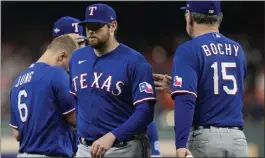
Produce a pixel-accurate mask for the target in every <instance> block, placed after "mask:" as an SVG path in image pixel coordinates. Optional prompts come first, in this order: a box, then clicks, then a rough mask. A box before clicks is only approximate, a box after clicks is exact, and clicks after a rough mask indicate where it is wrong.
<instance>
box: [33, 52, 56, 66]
mask: <svg viewBox="0 0 265 158" xmlns="http://www.w3.org/2000/svg"><path fill="white" fill-rule="evenodd" d="M52 58H53V57H52V56H51V55H50V53H48V52H45V53H44V54H43V55H42V56H41V57H40V58H39V60H37V62H36V63H45V64H48V65H50V66H56V64H55V63H54V62H53V60H51V59H52Z"/></svg>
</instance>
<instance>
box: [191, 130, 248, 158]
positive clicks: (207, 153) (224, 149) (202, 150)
mask: <svg viewBox="0 0 265 158" xmlns="http://www.w3.org/2000/svg"><path fill="white" fill-rule="evenodd" d="M188 149H189V150H190V151H191V153H192V155H193V156H194V157H248V146H247V141H246V137H245V135H244V133H243V131H241V130H238V129H229V128H217V127H210V128H209V129H198V130H191V132H190V134H189V140H188Z"/></svg>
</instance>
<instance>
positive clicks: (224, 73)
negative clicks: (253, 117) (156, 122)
mask: <svg viewBox="0 0 265 158" xmlns="http://www.w3.org/2000/svg"><path fill="white" fill-rule="evenodd" d="M220 8H221V7H220V2H219V1H204V2H199V1H196V2H192V1H189V2H187V6H185V7H183V8H182V9H184V10H185V11H186V13H185V19H186V30H187V33H188V34H189V36H190V37H192V38H193V39H192V40H191V41H188V42H186V43H184V44H183V45H181V46H180V47H179V48H178V49H177V50H176V53H175V56H174V61H173V73H172V79H173V82H172V90H173V92H172V93H171V94H172V98H174V100H175V140H176V149H177V150H176V154H177V156H180V157H184V156H185V155H187V154H190V153H189V150H190V151H191V153H192V155H193V156H194V157H247V156H248V152H247V150H248V148H247V141H246V138H245V135H244V133H243V131H242V130H243V126H244V120H243V114H242V104H243V98H242V97H243V88H244V78H245V77H246V63H245V57H244V51H243V49H242V47H241V45H240V44H239V43H237V42H235V41H233V40H231V39H229V38H227V37H225V36H224V35H222V34H221V33H219V26H220V24H221V21H222V17H223V14H222V12H221V9H220ZM190 129H191V130H190ZM187 143H188V146H187ZM187 147H188V149H189V150H188V149H187Z"/></svg>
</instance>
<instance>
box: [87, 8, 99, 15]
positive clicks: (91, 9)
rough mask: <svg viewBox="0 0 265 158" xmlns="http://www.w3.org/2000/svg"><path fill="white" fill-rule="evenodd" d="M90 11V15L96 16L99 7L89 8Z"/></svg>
mask: <svg viewBox="0 0 265 158" xmlns="http://www.w3.org/2000/svg"><path fill="white" fill-rule="evenodd" d="M88 9H89V10H90V13H89V15H94V11H95V10H97V7H89V8H88Z"/></svg>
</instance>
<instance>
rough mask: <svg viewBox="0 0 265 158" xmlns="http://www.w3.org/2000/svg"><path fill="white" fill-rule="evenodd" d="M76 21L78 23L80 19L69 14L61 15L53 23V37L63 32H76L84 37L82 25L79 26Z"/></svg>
mask: <svg viewBox="0 0 265 158" xmlns="http://www.w3.org/2000/svg"><path fill="white" fill-rule="evenodd" d="M78 23H80V20H78V19H76V18H73V17H70V16H64V17H61V18H60V19H58V20H57V21H56V22H55V23H54V25H53V30H52V35H53V37H54V38H55V37H58V36H61V35H64V34H69V33H76V34H79V35H80V36H81V37H82V38H83V39H86V37H85V36H84V34H83V27H82V26H79V25H78Z"/></svg>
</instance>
